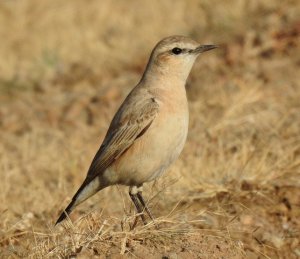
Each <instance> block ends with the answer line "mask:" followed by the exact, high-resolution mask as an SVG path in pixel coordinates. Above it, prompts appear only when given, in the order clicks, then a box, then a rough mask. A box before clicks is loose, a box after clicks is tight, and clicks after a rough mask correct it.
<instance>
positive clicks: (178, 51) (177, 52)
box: [172, 47, 182, 55]
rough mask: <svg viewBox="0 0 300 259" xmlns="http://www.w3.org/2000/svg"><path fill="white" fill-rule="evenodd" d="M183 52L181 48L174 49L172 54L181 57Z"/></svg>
mask: <svg viewBox="0 0 300 259" xmlns="http://www.w3.org/2000/svg"><path fill="white" fill-rule="evenodd" d="M181 52H182V49H181V48H177V47H176V48H173V49H172V53H173V54H175V55H179V54H180V53H181Z"/></svg>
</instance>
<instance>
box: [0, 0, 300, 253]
mask: <svg viewBox="0 0 300 259" xmlns="http://www.w3.org/2000/svg"><path fill="white" fill-rule="evenodd" d="M170 35H185V36H190V37H191V38H193V39H195V40H197V41H198V42H199V43H201V44H217V45H219V46H220V48H219V49H217V50H214V51H212V52H209V53H205V54H203V55H202V56H201V57H200V58H199V59H198V60H197V62H196V64H195V66H194V68H193V70H192V72H191V75H190V77H189V79H188V82H187V86H186V87H187V94H188V98H189V102H190V103H189V105H190V107H189V108H190V131H189V136H188V141H187V144H186V146H185V149H184V151H183V154H182V155H181V157H180V159H179V160H178V161H177V162H176V164H175V165H174V166H173V167H172V168H171V169H170V170H169V172H168V173H167V174H166V175H165V176H164V177H163V178H162V179H160V180H158V181H157V182H156V183H155V184H154V185H153V184H149V186H148V187H147V188H146V193H145V196H147V197H149V199H151V200H150V206H151V207H152V209H153V211H154V214H155V215H157V216H159V217H162V216H166V217H172V220H174V221H176V222H178V221H182V220H184V222H185V224H186V225H184V226H185V229H186V231H187V232H188V231H189V230H191V231H196V230H197V231H199V230H200V231H201V230H202V229H210V230H217V231H218V235H220V236H222V238H224V239H226V240H227V239H228V238H230V240H231V241H232V240H234V242H233V243H230V242H229V245H228V246H229V248H228V250H226V251H227V252H224V253H225V254H222V256H225V257H227V258H228V257H230V258H234V257H233V255H234V254H238V256H237V258H241V257H240V256H246V257H249V258H250V257H251V256H253V257H251V258H258V256H259V255H265V256H269V258H270V257H271V258H277V257H278V258H283V256H284V255H287V258H296V257H297V256H300V243H299V239H300V237H299V229H300V220H299V219H300V200H299V197H300V191H299V187H300V178H299V177H300V76H299V69H300V46H299V45H300V3H299V1H297V0H284V1H282V0H281V1H279V0H253V1H246V0H227V1H216V0H209V1H208V0H202V1H200V0H189V1H180V0H172V1H169V0H166V1H158V0H154V1H143V2H141V1H137V0H129V1H120V0H101V1H100V0H73V1H58V0H51V1H46V0H45V1H40V0H1V1H0V39H1V43H0V177H1V181H0V190H1V192H0V201H1V202H0V256H3V257H5V258H6V257H8V256H19V257H23V256H29V255H31V256H37V254H38V253H39V254H38V255H39V256H45V254H47V253H48V252H46V251H49V249H50V250H51V249H54V248H55V249H56V248H57V247H58V246H59V245H62V244H64V245H63V249H64V250H63V251H64V252H61V251H60V253H61V254H60V255H64V256H66V255H68V253H69V251H73V250H74V249H73V248H74V247H73V245H74V244H72V242H71V243H70V240H69V239H68V240H69V241H66V240H64V239H63V237H62V236H61V233H56V232H55V231H56V230H53V229H52V228H53V223H54V222H55V220H56V218H57V216H58V214H59V212H60V211H61V210H62V209H63V208H64V207H65V206H66V205H67V204H68V202H69V201H70V199H71V197H72V195H73V194H74V192H75V191H76V190H77V188H78V186H79V185H80V184H81V182H82V180H83V179H84V178H85V174H86V171H87V169H88V166H89V165H90V162H91V160H92V158H93V156H94V154H95V152H96V151H97V149H98V147H99V145H100V144H101V141H102V139H103V137H104V134H105V133H106V130H107V128H108V126H109V123H110V120H111V119H112V116H113V115H114V113H115V112H116V110H117V108H118V107H119V105H120V104H121V102H122V101H123V100H124V98H125V97H126V95H127V94H128V93H129V91H130V90H131V89H132V88H133V87H134V86H135V84H137V83H138V81H139V79H140V77H141V74H142V72H143V70H144V68H145V65H146V63H147V60H148V57H149V55H150V52H151V50H152V48H153V47H154V45H155V44H156V43H157V42H158V41H159V40H160V39H162V38H163V37H166V36H170ZM112 204H113V206H112ZM170 212H172V215H171V214H170ZM88 213H92V215H94V216H93V217H96V218H97V219H98V220H99V221H101V220H102V221H103V220H104V219H105V218H109V217H110V218H113V219H114V220H113V221H112V223H110V227H113V228H115V227H116V226H119V225H120V221H122V220H124V217H130V215H133V213H134V210H133V208H132V206H131V204H130V201H129V199H128V197H127V189H126V188H123V187H111V188H108V189H106V190H104V191H103V192H101V193H99V194H97V195H96V196H95V197H93V198H92V199H90V200H88V201H87V202H86V203H84V204H82V205H81V206H80V207H79V208H78V209H77V210H76V211H74V213H73V215H72V216H71V218H72V219H73V220H76V219H79V218H80V217H83V216H84V215H86V214H88ZM167 215H168V216H167ZM170 215H171V216H170ZM88 219H89V218H88ZM91 222H93V221H91V220H90V221H88V223H87V224H92V225H93V224H94V223H91ZM195 222H197V223H195ZM77 223H78V221H77ZM78 224H84V222H83V223H82V222H81V223H80V222H79V223H78ZM78 224H77V225H78ZM80 226H81V225H80ZM93 226H94V225H93ZM73 227H74V226H73ZM141 227H142V226H141ZM181 227H182V226H181ZM174 228H175V229H176V227H174ZM82 229H84V227H82ZM82 229H81V230H82ZM35 230H36V231H35ZM53 231H54V232H53ZM65 231H67V230H65ZM37 232H38V233H42V234H41V235H39V234H37ZM150 232H151V231H150ZM150 232H149V233H150ZM63 233H64V235H65V236H66V232H63ZM67 233H69V232H67ZM147 233H148V232H147ZM224 233H225V234H224ZM228 233H230V234H228ZM73 234H74V233H73ZM73 234H72V233H71V234H70V233H69V238H70V239H72V237H74V236H72V235H73ZM54 236H55V238H54ZM229 236H230V237H229ZM118 238H119V237H116V240H119V239H118ZM145 238H147V236H146V237H145ZM33 240H35V242H33ZM76 240H77V239H76ZM78 240H79V241H78V242H79V243H80V242H81V241H82V239H80V238H79V239H78ZM80 240H81V241H80ZM178 240H179V241H178V242H179V243H180V239H178ZM64 241H65V242H64ZM119 241H120V240H119ZM119 241H117V244H118V245H116V246H117V247H119V243H120V242H119ZM82 242H83V241H82ZM103 242H105V241H103ZM118 242H119V243H118ZM46 243H47V244H46ZM150 243H151V242H150ZM92 244H93V242H92ZM180 244H181V243H180ZM198 244H199V242H198ZM145 246H146V248H147V245H145ZM148 246H149V247H151V244H150V245H149V244H148ZM176 246H178V244H176ZM179 246H180V245H179ZM198 246H199V245H198ZM95 247H96V248H97V245H95ZM170 247H172V246H171V245H170ZM2 248H3V249H2ZM85 248H86V247H85ZM96 248H95V249H96ZM72 249H73V250H72ZM86 249H87V251H86V253H87V254H88V255H89V253H92V252H90V250H89V248H86ZM97 249H100V248H99V247H98V248H97ZM128 249H129V248H128ZM193 249H194V250H195V249H196V250H197V247H194V248H193ZM1 250H2V252H1ZM100 250H101V249H100ZM194 250H193V251H194ZM196 250H195V251H196ZM55 251H58V248H57V249H56V250H55ZM76 251H77V250H76ZM92 251H94V250H93V249H92ZM107 251H110V250H109V248H108V250H107ZM121 251H123V250H122V249H121ZM124 251H125V250H124ZM146 251H148V250H146ZM157 251H158V253H160V249H158V250H157ZM195 251H194V254H193V255H195V256H196V257H197V256H198V255H199V254H197V251H196V252H195ZM210 251H214V250H213V249H211V250H210ZM224 251H225V250H224ZM118 252H119V250H118ZM148 252H149V251H148ZM79 253H80V251H79V252H78V254H79ZM107 253H110V252H107ZM212 253H214V252H212ZM226 253H227V254H226ZM53 255H57V254H55V253H54V254H53ZM39 256H37V257H39ZM220 256H221V255H220ZM196 257H195V258H196ZM14 258H15V257H14ZM216 258H217V257H216Z"/></svg>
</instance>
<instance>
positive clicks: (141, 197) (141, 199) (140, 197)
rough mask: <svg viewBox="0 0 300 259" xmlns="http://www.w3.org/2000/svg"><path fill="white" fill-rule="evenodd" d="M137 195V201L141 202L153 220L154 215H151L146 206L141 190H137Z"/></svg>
mask: <svg viewBox="0 0 300 259" xmlns="http://www.w3.org/2000/svg"><path fill="white" fill-rule="evenodd" d="M137 197H138V199H139V201H140V202H141V204H142V205H143V209H145V210H146V212H147V214H148V216H149V217H150V218H151V219H152V221H154V217H153V215H152V213H151V211H150V210H149V208H148V206H147V204H146V202H145V200H144V198H143V195H142V192H138V193H137Z"/></svg>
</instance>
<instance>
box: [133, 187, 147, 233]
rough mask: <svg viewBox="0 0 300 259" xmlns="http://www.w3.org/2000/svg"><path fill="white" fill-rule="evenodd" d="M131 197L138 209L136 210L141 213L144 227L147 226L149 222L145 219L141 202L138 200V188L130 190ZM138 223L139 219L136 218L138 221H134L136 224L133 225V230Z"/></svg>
mask: <svg viewBox="0 0 300 259" xmlns="http://www.w3.org/2000/svg"><path fill="white" fill-rule="evenodd" d="M129 196H130V198H131V200H132V202H133V204H134V206H135V207H136V210H137V212H138V213H139V215H140V217H141V219H142V221H143V223H144V225H146V224H147V221H146V219H145V215H144V214H143V209H142V208H141V205H140V204H139V201H138V198H137V188H136V187H131V188H130V189H129ZM136 223H137V218H136V220H135V221H134V224H133V226H132V227H131V229H133V228H134V227H135V225H136Z"/></svg>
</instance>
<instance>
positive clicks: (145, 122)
mask: <svg viewBox="0 0 300 259" xmlns="http://www.w3.org/2000/svg"><path fill="white" fill-rule="evenodd" d="M121 108H122V107H121ZM124 108H125V107H124ZM158 112H159V105H158V103H157V102H156V101H155V99H154V98H149V99H147V100H146V101H145V100H144V101H142V102H137V103H135V104H134V105H133V106H131V107H130V109H128V108H127V109H123V112H121V114H117V115H116V117H115V118H114V119H113V121H112V124H111V126H110V128H109V129H108V133H107V135H106V137H105V139H104V141H103V144H102V145H101V147H100V149H99V150H98V152H97V153H96V155H95V157H94V159H93V161H92V164H91V166H90V168H89V171H88V174H87V178H86V180H85V182H86V183H89V182H91V181H92V180H93V179H94V178H95V177H96V176H97V175H99V174H101V173H102V172H104V171H105V169H107V168H108V167H109V166H110V165H111V164H112V163H113V162H114V161H115V160H116V159H118V158H119V157H120V156H121V155H122V154H123V153H124V152H125V151H126V150H127V149H128V148H130V146H131V145H132V144H133V143H134V141H135V140H136V139H137V138H139V137H140V136H142V135H143V134H144V133H145V132H146V131H147V129H148V128H149V127H150V125H151V123H152V122H153V120H154V119H155V117H156V116H157V114H158Z"/></svg>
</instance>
